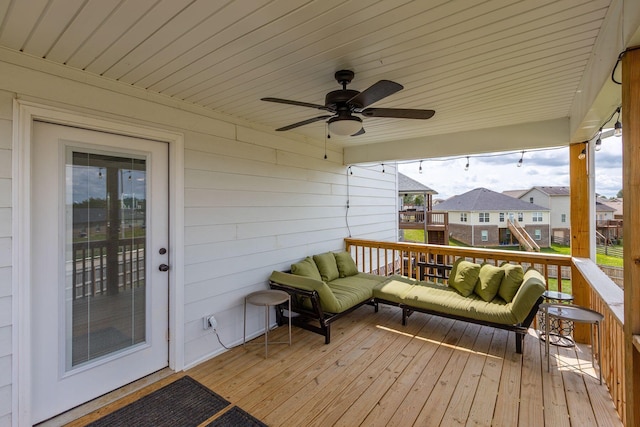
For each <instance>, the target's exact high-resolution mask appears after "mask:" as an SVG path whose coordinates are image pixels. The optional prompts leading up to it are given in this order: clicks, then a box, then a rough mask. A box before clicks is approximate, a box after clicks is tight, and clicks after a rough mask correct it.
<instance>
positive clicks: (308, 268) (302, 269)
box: [291, 256, 322, 281]
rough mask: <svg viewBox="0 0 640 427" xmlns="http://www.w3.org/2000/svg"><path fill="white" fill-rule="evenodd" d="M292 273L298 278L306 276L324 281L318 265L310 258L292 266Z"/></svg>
mask: <svg viewBox="0 0 640 427" xmlns="http://www.w3.org/2000/svg"><path fill="white" fill-rule="evenodd" d="M291 273H293V274H295V275H296V276H304V277H309V278H311V279H315V280H320V281H322V277H320V272H319V271H318V267H316V263H315V262H313V260H312V259H311V257H310V256H308V257H306V258H305V259H303V260H302V261H300V262H296V263H295V264H291Z"/></svg>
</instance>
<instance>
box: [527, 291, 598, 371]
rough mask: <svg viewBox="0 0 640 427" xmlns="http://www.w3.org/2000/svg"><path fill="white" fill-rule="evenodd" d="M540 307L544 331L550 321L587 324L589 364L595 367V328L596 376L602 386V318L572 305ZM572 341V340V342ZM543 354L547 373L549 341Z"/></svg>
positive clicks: (586, 309)
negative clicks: (589, 342)
mask: <svg viewBox="0 0 640 427" xmlns="http://www.w3.org/2000/svg"><path fill="white" fill-rule="evenodd" d="M540 307H541V308H542V310H543V311H544V315H545V322H546V329H547V330H549V327H550V321H551V320H552V319H557V320H569V321H571V322H578V323H588V324H589V325H590V328H591V333H590V334H589V335H590V336H591V363H592V364H593V365H594V367H595V361H594V352H595V348H594V345H593V327H594V326H595V327H596V332H597V333H596V338H597V339H598V375H599V379H600V384H602V364H601V363H600V362H601V360H600V347H601V342H602V339H601V337H600V324H601V323H602V321H603V320H604V316H603V315H602V314H600V313H598V312H597V311H594V310H591V309H589V308H585V307H580V306H578V305H573V304H548V303H544V304H540ZM572 341H573V340H572ZM545 353H546V355H547V371H549V365H550V362H549V357H550V355H549V340H546V341H545Z"/></svg>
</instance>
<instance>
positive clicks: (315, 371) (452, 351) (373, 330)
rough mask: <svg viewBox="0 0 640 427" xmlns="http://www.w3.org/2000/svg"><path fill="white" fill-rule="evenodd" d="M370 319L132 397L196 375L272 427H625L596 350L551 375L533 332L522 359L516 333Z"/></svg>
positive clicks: (563, 358)
mask: <svg viewBox="0 0 640 427" xmlns="http://www.w3.org/2000/svg"><path fill="white" fill-rule="evenodd" d="M372 311H373V310H372V309H371V308H370V307H363V308H360V309H358V310H357V311H356V312H354V313H352V314H351V315H349V316H348V317H346V318H344V319H341V321H338V322H337V323H335V324H334V325H333V328H334V329H333V330H332V342H331V344H329V345H324V339H323V337H321V336H319V335H316V334H313V333H310V332H307V331H304V330H301V329H299V328H295V327H294V329H293V331H294V334H293V340H294V341H293V346H291V347H289V346H287V345H272V346H270V347H269V351H270V354H269V358H268V359H266V360H265V359H264V347H263V346H261V345H254V346H247V347H246V348H243V347H242V346H241V347H236V348H234V349H232V350H231V351H228V352H226V353H224V354H222V355H220V356H218V357H216V358H214V359H212V360H210V361H208V362H205V363H202V364H200V365H198V366H197V367H195V368H193V369H190V370H189V371H187V372H185V373H180V374H175V375H172V376H171V377H169V378H166V379H164V380H162V381H160V382H158V383H157V384H154V385H153V386H151V387H149V388H147V389H145V390H142V391H141V392H140V393H135V395H134V396H135V398H137V397H138V396H140V395H141V394H145V393H148V392H150V391H151V390H153V389H155V388H158V387H160V386H161V385H164V384H166V383H167V382H170V381H172V380H173V379H175V378H176V377H178V376H181V375H184V374H187V375H190V376H191V377H193V378H194V379H196V380H198V381H200V382H201V383H202V384H205V385H206V386H208V387H210V388H211V389H212V390H214V391H215V392H216V393H218V394H220V395H221V396H223V397H225V398H226V399H227V400H229V401H230V402H231V403H232V404H234V405H237V406H239V407H241V408H242V409H244V410H246V411H247V412H249V413H250V414H252V415H253V416H255V417H257V418H259V419H261V420H262V421H263V422H265V423H266V424H268V425H270V426H333V425H337V426H358V425H361V426H403V427H404V426H411V425H414V426H454V425H467V426H471V425H474V426H475V425H481V426H489V425H495V426H509V427H512V426H536V427H538V426H554V427H556V426H580V427H584V426H620V425H621V422H620V420H619V418H618V416H617V414H616V412H615V410H614V407H613V403H612V402H611V397H610V396H609V393H608V391H607V388H606V386H605V385H602V386H601V385H600V384H599V383H598V379H597V375H596V372H594V370H593V369H592V367H591V353H590V352H589V348H588V347H586V346H578V347H577V348H575V349H573V348H572V349H563V348H558V347H553V346H552V368H551V373H547V371H546V364H545V356H544V346H540V345H539V341H538V340H537V338H536V337H535V335H534V334H533V333H532V334H531V335H529V336H527V337H526V342H525V352H524V355H519V354H516V353H515V344H514V336H513V333H507V332H505V331H501V330H496V329H492V328H487V327H481V326H478V325H473V324H469V323H464V322H459V321H451V320H448V319H443V318H439V317H434V316H429V315H424V314H420V313H416V314H414V315H413V316H411V317H410V319H409V324H408V325H407V326H406V327H403V326H401V324H400V310H398V309H397V308H394V307H381V309H380V312H379V313H377V314H374V313H373V312H372ZM285 334H286V328H279V329H277V330H276V331H274V333H273V334H272V335H271V336H272V338H274V339H282V338H284V336H285ZM255 342H258V343H261V342H262V341H261V337H260V338H257V339H256V340H255ZM132 399H133V398H131V397H130V398H125V399H122V400H121V401H118V402H116V403H115V404H113V405H110V406H109V407H106V408H103V409H102V410H101V411H100V414H102V415H103V414H104V413H106V412H109V411H111V410H114V409H116V408H117V407H120V406H123V405H124V404H126V403H128V402H129V401H131V400H132ZM96 417H97V415H96V414H93V415H91V414H90V415H89V416H87V417H84V418H81V419H79V420H76V422H74V423H72V424H73V425H83V424H85V423H87V422H89V421H91V420H93V419H95V418H96Z"/></svg>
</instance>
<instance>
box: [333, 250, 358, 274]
mask: <svg viewBox="0 0 640 427" xmlns="http://www.w3.org/2000/svg"><path fill="white" fill-rule="evenodd" d="M333 256H334V257H335V259H336V264H337V266H338V274H339V275H340V277H349V276H355V275H356V274H358V267H357V266H356V263H355V261H354V260H353V258H351V254H350V253H349V252H334V253H333Z"/></svg>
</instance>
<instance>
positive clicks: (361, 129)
mask: <svg viewBox="0 0 640 427" xmlns="http://www.w3.org/2000/svg"><path fill="white" fill-rule="evenodd" d="M364 133H365V131H364V128H360V130H359V131H358V132H356V133H354V134H353V135H351V136H358V135H362V134H364Z"/></svg>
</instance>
